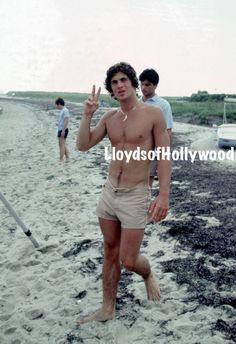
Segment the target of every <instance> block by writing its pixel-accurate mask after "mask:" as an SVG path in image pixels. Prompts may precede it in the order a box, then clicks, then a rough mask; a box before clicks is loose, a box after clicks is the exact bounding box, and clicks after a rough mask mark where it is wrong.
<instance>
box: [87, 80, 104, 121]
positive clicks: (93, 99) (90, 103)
mask: <svg viewBox="0 0 236 344" xmlns="http://www.w3.org/2000/svg"><path fill="white" fill-rule="evenodd" d="M100 93H101V87H99V88H98V91H97V93H96V87H95V85H93V88H92V93H91V96H89V97H88V99H86V100H85V102H84V114H85V115H89V116H91V115H93V113H94V112H95V111H96V110H97V109H98V107H99V101H98V100H99V96H100Z"/></svg>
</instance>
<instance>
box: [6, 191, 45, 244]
mask: <svg viewBox="0 0 236 344" xmlns="http://www.w3.org/2000/svg"><path fill="white" fill-rule="evenodd" d="M0 199H1V201H2V203H3V204H4V205H5V207H6V208H7V210H8V211H9V213H10V214H11V215H12V216H13V217H14V219H15V220H16V222H17V223H18V225H19V226H20V227H21V228H22V229H23V231H24V233H25V235H26V236H27V237H28V238H29V239H30V240H31V242H32V243H33V245H34V247H36V248H38V247H39V244H38V242H37V241H36V240H35V239H34V237H33V236H32V233H31V231H30V230H29V229H28V228H27V227H26V225H25V224H24V223H23V222H22V221H21V219H20V218H19V216H18V215H17V214H16V212H15V210H14V209H13V208H12V206H11V205H10V203H9V202H8V201H7V200H6V198H5V197H4V196H3V194H2V193H1V192H0Z"/></svg>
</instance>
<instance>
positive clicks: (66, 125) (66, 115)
mask: <svg viewBox="0 0 236 344" xmlns="http://www.w3.org/2000/svg"><path fill="white" fill-rule="evenodd" d="M68 125H69V112H66V114H65V117H64V128H63V129H62V133H61V134H62V136H65V130H66V129H67V128H68Z"/></svg>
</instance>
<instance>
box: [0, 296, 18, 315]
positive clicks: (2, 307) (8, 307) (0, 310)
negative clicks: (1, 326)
mask: <svg viewBox="0 0 236 344" xmlns="http://www.w3.org/2000/svg"><path fill="white" fill-rule="evenodd" d="M4 296H6V295H3V297H4ZM12 296H13V295H12ZM14 309H15V305H14V304H13V303H10V302H8V301H7V299H6V298H5V299H0V314H1V315H0V320H2V321H7V320H8V319H10V318H11V316H12V315H13V314H14Z"/></svg>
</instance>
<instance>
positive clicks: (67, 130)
mask: <svg viewBox="0 0 236 344" xmlns="http://www.w3.org/2000/svg"><path fill="white" fill-rule="evenodd" d="M61 133H62V130H59V131H58V132H57V137H61ZM68 133H69V129H68V128H66V130H65V136H64V138H65V139H66V138H67V136H68Z"/></svg>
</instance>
